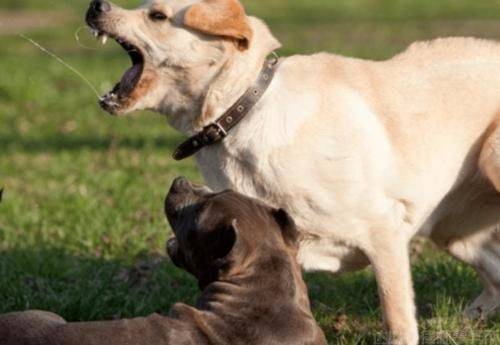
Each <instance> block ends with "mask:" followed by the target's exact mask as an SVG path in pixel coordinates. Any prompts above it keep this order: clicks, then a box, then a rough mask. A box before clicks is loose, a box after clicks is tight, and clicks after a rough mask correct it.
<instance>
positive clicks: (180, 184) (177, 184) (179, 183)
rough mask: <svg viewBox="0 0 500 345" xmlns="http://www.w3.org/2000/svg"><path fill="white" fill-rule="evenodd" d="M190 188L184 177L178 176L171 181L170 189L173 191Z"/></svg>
mask: <svg viewBox="0 0 500 345" xmlns="http://www.w3.org/2000/svg"><path fill="white" fill-rule="evenodd" d="M190 188H191V185H190V184H189V181H188V180H187V178H185V177H178V178H176V179H175V180H174V182H173V183H172V191H173V192H180V191H185V190H189V189H190Z"/></svg>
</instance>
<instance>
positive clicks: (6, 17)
mask: <svg viewBox="0 0 500 345" xmlns="http://www.w3.org/2000/svg"><path fill="white" fill-rule="evenodd" d="M71 19H73V18H72V15H71V14H70V13H68V12H67V11H0V35H13V34H20V33H24V32H29V31H32V30H36V29H40V28H49V27H56V26H60V25H63V24H65V23H67V22H68V21H70V20H71Z"/></svg>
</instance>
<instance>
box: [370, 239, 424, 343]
mask: <svg viewBox="0 0 500 345" xmlns="http://www.w3.org/2000/svg"><path fill="white" fill-rule="evenodd" d="M371 242H372V243H371V249H369V250H368V251H367V253H366V254H367V255H368V258H369V260H370V262H371V264H372V267H373V269H374V272H375V277H376V279H377V284H378V290H379V296H380V302H381V304H382V310H383V313H384V319H385V322H386V324H387V327H388V329H389V332H390V340H389V344H392V345H417V344H418V324H417V320H416V315H415V302H414V300H413V286H412V280H411V271H410V259H409V249H408V248H409V240H408V239H407V238H405V237H404V236H403V235H402V234H401V233H397V232H395V231H392V232H388V231H383V230H382V231H376V230H374V233H373V238H372V241H371Z"/></svg>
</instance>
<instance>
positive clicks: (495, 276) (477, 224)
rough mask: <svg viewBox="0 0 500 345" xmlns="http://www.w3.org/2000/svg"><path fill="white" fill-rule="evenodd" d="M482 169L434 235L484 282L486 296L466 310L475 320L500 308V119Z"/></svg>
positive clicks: (491, 132) (483, 154) (484, 153)
mask: <svg viewBox="0 0 500 345" xmlns="http://www.w3.org/2000/svg"><path fill="white" fill-rule="evenodd" d="M479 169H480V171H481V173H482V174H481V175H482V176H481V177H480V178H479V179H477V180H476V181H475V184H473V185H469V186H465V187H463V188H462V189H460V190H458V191H457V192H456V193H455V194H456V195H459V196H460V197H461V198H465V200H466V201H465V202H463V203H460V202H459V203H458V204H456V205H454V207H452V208H451V209H452V210H451V214H450V215H448V216H447V217H446V218H445V219H443V220H441V222H439V223H438V224H436V226H435V228H434V229H433V234H432V235H431V237H432V239H433V240H434V241H435V242H436V243H437V244H438V245H439V246H441V247H443V248H444V249H445V250H446V251H448V253H450V254H451V255H452V256H453V257H455V258H457V259H459V260H460V261H463V262H465V263H467V264H469V265H471V266H472V267H474V269H475V270H476V272H477V273H478V275H479V277H480V278H481V280H482V283H483V286H484V291H483V293H482V294H481V295H480V296H479V297H478V298H477V299H476V300H475V301H474V302H473V303H472V304H471V305H470V306H469V307H467V309H466V314H467V315H468V316H469V317H472V318H477V317H482V316H488V315H490V314H493V313H494V312H495V310H498V309H499V307H500V118H499V119H498V120H497V121H496V123H494V125H493V126H492V127H491V128H490V130H489V132H488V135H487V136H486V140H485V142H484V144H483V147H482V151H481V154H480V158H479ZM467 195H468V196H469V197H467ZM443 235H444V237H442V236H443Z"/></svg>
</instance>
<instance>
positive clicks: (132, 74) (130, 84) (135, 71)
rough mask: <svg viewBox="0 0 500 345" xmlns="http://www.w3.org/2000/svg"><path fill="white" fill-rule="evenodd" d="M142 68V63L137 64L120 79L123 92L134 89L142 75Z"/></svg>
mask: <svg viewBox="0 0 500 345" xmlns="http://www.w3.org/2000/svg"><path fill="white" fill-rule="evenodd" d="M141 70H142V66H141V65H140V64H135V65H133V66H132V67H130V68H129V69H128V70H127V71H126V72H125V74H124V75H123V77H122V80H121V81H120V89H121V91H122V92H125V93H128V92H131V91H132V90H133V88H134V87H135V84H136V83H137V80H138V78H139V77H140V76H141Z"/></svg>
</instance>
